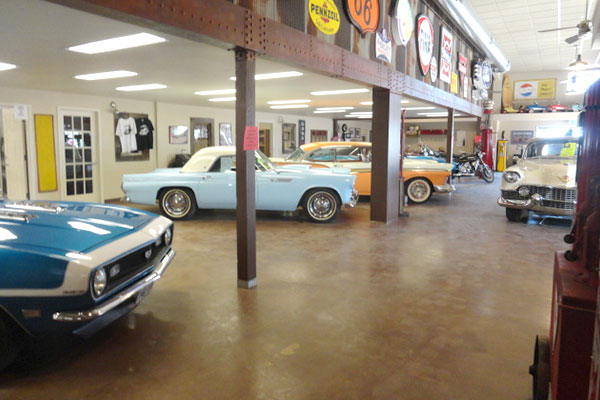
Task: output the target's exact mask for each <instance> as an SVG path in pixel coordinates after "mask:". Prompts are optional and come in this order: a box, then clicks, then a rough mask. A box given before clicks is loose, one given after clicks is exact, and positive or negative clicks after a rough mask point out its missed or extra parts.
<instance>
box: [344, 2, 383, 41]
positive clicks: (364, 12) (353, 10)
mask: <svg viewBox="0 0 600 400" xmlns="http://www.w3.org/2000/svg"><path fill="white" fill-rule="evenodd" d="M344 4H345V5H346V12H347V13H348V17H349V18H350V21H352V23H353V24H354V26H356V27H357V28H358V30H359V31H360V34H361V35H364V34H365V33H367V32H375V31H376V30H377V27H378V26H379V0H344Z"/></svg>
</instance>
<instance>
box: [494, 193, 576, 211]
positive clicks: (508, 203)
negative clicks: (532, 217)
mask: <svg viewBox="0 0 600 400" xmlns="http://www.w3.org/2000/svg"><path fill="white" fill-rule="evenodd" d="M542 200H544V199H543V198H542V196H541V195H539V194H534V195H533V196H531V198H529V199H527V200H508V199H505V198H504V197H502V196H500V197H499V198H498V205H499V206H501V207H507V208H517V209H520V210H529V211H534V212H539V213H541V214H552V215H562V216H571V215H574V214H575V209H572V210H564V209H561V208H554V207H544V206H543V205H542Z"/></svg>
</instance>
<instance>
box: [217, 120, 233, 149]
mask: <svg viewBox="0 0 600 400" xmlns="http://www.w3.org/2000/svg"><path fill="white" fill-rule="evenodd" d="M219 146H233V139H232V137H231V124H219Z"/></svg>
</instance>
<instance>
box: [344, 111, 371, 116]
mask: <svg viewBox="0 0 600 400" xmlns="http://www.w3.org/2000/svg"><path fill="white" fill-rule="evenodd" d="M350 115H373V112H372V111H357V112H351V113H350Z"/></svg>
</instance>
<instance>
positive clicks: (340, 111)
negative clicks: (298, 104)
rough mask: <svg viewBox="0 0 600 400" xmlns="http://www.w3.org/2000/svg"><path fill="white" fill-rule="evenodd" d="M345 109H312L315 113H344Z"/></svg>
mask: <svg viewBox="0 0 600 400" xmlns="http://www.w3.org/2000/svg"><path fill="white" fill-rule="evenodd" d="M345 112H346V110H329V111H313V113H315V114H331V113H345Z"/></svg>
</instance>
